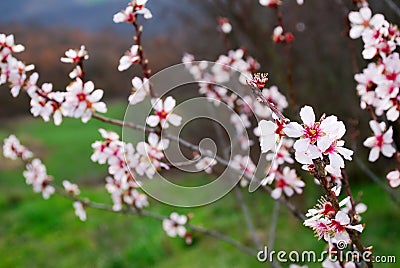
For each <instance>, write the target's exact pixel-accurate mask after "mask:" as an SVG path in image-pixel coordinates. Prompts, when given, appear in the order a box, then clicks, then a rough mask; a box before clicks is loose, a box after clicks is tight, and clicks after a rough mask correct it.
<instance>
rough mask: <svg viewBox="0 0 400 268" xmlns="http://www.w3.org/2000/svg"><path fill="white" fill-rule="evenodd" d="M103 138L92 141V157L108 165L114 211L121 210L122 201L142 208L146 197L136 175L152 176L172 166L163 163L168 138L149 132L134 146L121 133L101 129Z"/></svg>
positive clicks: (107, 179)
mask: <svg viewBox="0 0 400 268" xmlns="http://www.w3.org/2000/svg"><path fill="white" fill-rule="evenodd" d="M99 132H100V134H101V136H102V137H103V139H104V140H103V141H96V142H94V143H93V144H92V148H93V150H94V152H93V154H92V156H91V159H92V161H93V162H96V163H99V164H107V165H108V172H109V173H110V175H112V176H109V177H107V178H106V189H107V191H108V192H109V193H110V195H111V197H112V200H113V203H114V206H113V209H114V210H121V209H122V205H123V204H127V205H131V206H135V207H136V208H138V209H140V208H143V207H145V206H148V201H147V197H146V196H145V195H144V194H141V193H140V192H138V188H139V187H140V184H139V183H138V182H137V181H136V180H135V178H134V174H137V175H139V176H146V177H148V178H150V179H151V178H153V176H154V174H155V173H156V171H157V170H158V169H161V168H164V169H169V166H168V165H167V164H165V163H163V162H162V159H163V158H164V153H163V150H165V149H166V148H167V147H168V144H169V140H166V139H163V140H160V139H159V137H158V135H157V134H155V133H150V134H149V136H148V143H147V142H144V141H142V142H139V143H138V144H137V145H136V150H135V147H134V146H133V145H132V144H131V143H125V142H122V141H120V140H119V135H118V134H117V133H115V132H112V131H106V130H104V129H100V130H99Z"/></svg>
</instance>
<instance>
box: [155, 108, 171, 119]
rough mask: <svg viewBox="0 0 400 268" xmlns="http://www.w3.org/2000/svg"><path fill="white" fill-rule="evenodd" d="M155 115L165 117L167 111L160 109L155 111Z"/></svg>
mask: <svg viewBox="0 0 400 268" xmlns="http://www.w3.org/2000/svg"><path fill="white" fill-rule="evenodd" d="M156 115H157V116H158V117H159V118H160V119H166V118H167V115H168V113H167V112H166V111H165V110H161V111H157V112H156Z"/></svg>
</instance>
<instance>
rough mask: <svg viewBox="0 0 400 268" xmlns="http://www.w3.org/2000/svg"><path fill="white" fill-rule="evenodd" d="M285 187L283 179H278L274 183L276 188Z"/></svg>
mask: <svg viewBox="0 0 400 268" xmlns="http://www.w3.org/2000/svg"><path fill="white" fill-rule="evenodd" d="M286 185H287V183H286V182H285V180H283V179H278V180H277V181H276V183H275V186H276V188H284V187H285V186H286Z"/></svg>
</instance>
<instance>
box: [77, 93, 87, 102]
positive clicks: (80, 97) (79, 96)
mask: <svg viewBox="0 0 400 268" xmlns="http://www.w3.org/2000/svg"><path fill="white" fill-rule="evenodd" d="M76 97H77V98H78V100H79V101H85V100H86V94H84V93H79V94H77V95H76Z"/></svg>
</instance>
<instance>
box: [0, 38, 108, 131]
mask: <svg viewBox="0 0 400 268" xmlns="http://www.w3.org/2000/svg"><path fill="white" fill-rule="evenodd" d="M2 40H4V41H3V42H2ZM0 45H1V47H0V54H1V58H2V59H3V60H2V62H1V63H0V68H1V78H0V84H3V83H6V82H7V81H8V82H9V83H10V87H11V94H12V95H13V96H14V97H16V96H18V94H19V92H20V90H21V89H23V90H24V91H26V92H27V94H28V96H29V97H30V98H31V100H30V105H31V109H30V111H31V113H32V115H33V116H35V117H37V116H40V117H42V118H43V120H45V121H49V120H50V118H51V117H53V118H54V123H55V125H60V124H61V122H62V117H63V116H67V117H75V118H81V119H82V121H83V122H87V121H88V120H89V119H90V118H91V117H92V114H93V113H94V112H100V113H105V112H106V111H107V108H106V105H105V104H104V103H103V102H100V99H101V98H102V97H103V90H100V89H97V90H95V89H94V84H93V82H91V81H89V82H86V83H84V82H83V80H82V79H83V70H82V67H81V66H82V63H83V61H84V60H86V59H88V58H89V55H88V53H87V51H86V50H85V47H84V46H81V48H80V49H79V50H77V49H76V50H74V49H69V50H68V51H66V52H65V57H62V58H61V61H62V62H64V63H72V64H76V68H75V69H74V70H73V71H72V72H71V73H70V77H71V78H72V79H74V81H73V82H72V83H71V84H70V85H69V86H67V89H66V91H53V85H52V84H51V83H43V84H42V85H41V86H38V85H37V82H38V79H39V75H38V73H36V72H35V73H32V74H30V75H29V72H30V71H33V70H34V66H33V65H25V64H24V63H23V62H21V61H19V60H17V59H16V58H14V57H13V56H12V53H13V52H15V53H16V52H20V51H23V46H22V45H15V44H14V37H13V36H12V35H9V36H7V37H6V36H5V35H0Z"/></svg>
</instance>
